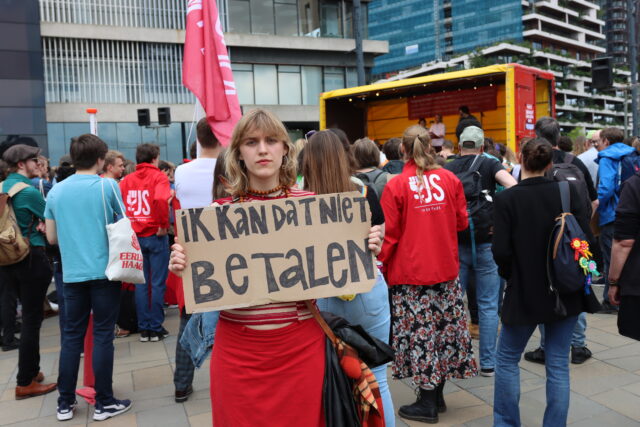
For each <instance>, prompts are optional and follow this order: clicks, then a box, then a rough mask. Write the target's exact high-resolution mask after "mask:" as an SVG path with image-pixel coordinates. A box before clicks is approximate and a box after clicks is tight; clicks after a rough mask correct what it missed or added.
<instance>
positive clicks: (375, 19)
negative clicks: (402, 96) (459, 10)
mask: <svg viewBox="0 0 640 427" xmlns="http://www.w3.org/2000/svg"><path fill="white" fill-rule="evenodd" d="M438 3H439V4H440V5H441V3H442V0H440V1H439V2H438ZM433 4H434V2H433V1H430V0H373V1H372V2H371V3H370V4H369V38H371V39H373V40H388V41H389V53H387V54H386V55H382V56H379V57H377V58H376V59H375V67H374V68H373V71H372V74H374V75H381V74H384V73H388V72H394V71H398V70H404V69H407V68H411V67H415V66H418V65H420V64H423V63H425V62H429V61H432V60H434V59H435V58H436V49H435V46H436V40H437V44H438V45H439V46H440V50H441V52H443V50H442V49H443V47H444V38H445V37H444V36H445V35H444V11H443V9H442V7H438V8H437V9H435V10H434V7H433ZM436 29H437V31H436Z"/></svg>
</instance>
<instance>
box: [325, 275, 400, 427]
mask: <svg viewBox="0 0 640 427" xmlns="http://www.w3.org/2000/svg"><path fill="white" fill-rule="evenodd" d="M317 303H318V308H319V309H320V310H321V311H328V312H330V313H333V314H335V315H336V316H340V317H342V318H344V319H346V320H347V321H348V322H349V323H351V324H352V325H360V326H362V327H363V328H364V329H365V330H366V331H367V332H368V333H369V334H370V335H371V336H373V337H376V338H378V339H379V340H381V341H383V342H385V343H389V328H390V327H391V311H390V310H389V290H388V289H387V283H386V282H385V280H384V277H382V273H380V272H378V279H377V280H376V284H375V285H374V286H373V288H372V289H371V291H369V292H367V293H364V294H358V295H356V297H355V298H354V299H353V300H352V301H343V300H341V299H340V298H337V297H334V298H323V299H319V300H318V301H317ZM371 371H372V372H373V375H375V377H376V380H377V381H378V386H379V387H380V395H381V397H382V405H383V408H384V421H385V425H386V426H387V427H393V426H395V424H396V415H395V411H394V409H393V401H392V400H391V392H390V391H389V384H388V383H387V366H386V365H380V366H376V367H375V368H374V367H371Z"/></svg>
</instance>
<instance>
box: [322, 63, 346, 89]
mask: <svg viewBox="0 0 640 427" xmlns="http://www.w3.org/2000/svg"><path fill="white" fill-rule="evenodd" d="M342 88H344V68H340V67H325V68H324V90H325V91H327V92H328V91H330V90H336V89H342Z"/></svg>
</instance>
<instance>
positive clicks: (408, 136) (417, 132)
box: [402, 125, 440, 182]
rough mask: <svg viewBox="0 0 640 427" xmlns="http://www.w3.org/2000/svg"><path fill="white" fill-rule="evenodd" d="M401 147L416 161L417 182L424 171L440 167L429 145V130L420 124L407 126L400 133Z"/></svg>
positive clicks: (420, 180)
mask: <svg viewBox="0 0 640 427" xmlns="http://www.w3.org/2000/svg"><path fill="white" fill-rule="evenodd" d="M402 147H403V148H404V152H405V155H406V156H407V157H408V158H409V159H413V161H414V162H416V166H417V170H416V175H417V176H418V178H420V179H419V180H418V182H422V175H424V173H425V172H426V171H430V170H434V169H438V168H440V165H439V164H438V163H437V162H436V158H435V152H434V151H433V148H432V147H431V138H430V137H429V131H428V130H427V129H425V128H423V127H422V126H420V125H413V126H409V127H408V128H406V129H405V131H404V134H403V135H402Z"/></svg>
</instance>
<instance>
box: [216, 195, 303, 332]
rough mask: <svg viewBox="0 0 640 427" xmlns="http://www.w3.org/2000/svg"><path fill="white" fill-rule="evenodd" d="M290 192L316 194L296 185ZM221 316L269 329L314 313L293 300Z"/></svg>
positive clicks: (249, 199)
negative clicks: (300, 188)
mask: <svg viewBox="0 0 640 427" xmlns="http://www.w3.org/2000/svg"><path fill="white" fill-rule="evenodd" d="M288 193H289V194H288V197H305V196H315V194H314V193H311V192H309V191H303V190H299V189H297V188H295V187H292V188H289V190H288ZM286 197H287V196H285V195H284V194H283V195H280V196H276V197H264V196H255V195H250V194H248V195H246V196H243V201H244V202H253V201H268V200H276V199H284V198H286ZM233 202H234V198H233V197H225V198H223V199H218V200H216V201H215V202H214V203H218V204H220V205H225V204H229V203H233ZM220 318H221V319H224V320H227V321H230V322H235V323H241V324H243V325H245V326H247V327H248V328H251V329H265V330H267V329H278V328H283V327H285V326H288V325H290V324H291V323H293V322H296V321H301V320H307V319H311V318H313V315H312V314H311V312H310V311H309V310H308V309H307V307H306V305H305V303H304V301H291V302H278V303H272V304H264V305H256V306H253V307H246V308H234V309H231V310H223V311H221V312H220Z"/></svg>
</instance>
